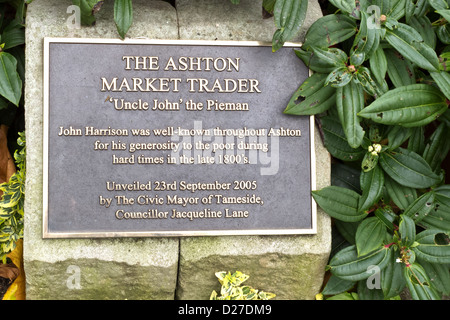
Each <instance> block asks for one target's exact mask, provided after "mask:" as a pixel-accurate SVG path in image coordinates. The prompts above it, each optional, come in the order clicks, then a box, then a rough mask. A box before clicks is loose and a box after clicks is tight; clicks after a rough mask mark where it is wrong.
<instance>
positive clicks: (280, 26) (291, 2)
mask: <svg viewBox="0 0 450 320" xmlns="http://www.w3.org/2000/svg"><path fill="white" fill-rule="evenodd" d="M307 10H308V1H307V0H277V2H276V3H275V6H274V10H273V14H274V20H275V26H276V27H277V30H276V31H275V33H274V36H273V39H272V51H274V52H275V51H277V50H278V49H280V48H281V47H282V46H283V44H284V43H285V42H286V41H288V40H290V39H292V38H293V37H294V36H295V35H296V34H297V33H298V32H299V30H300V28H301V27H302V25H303V22H304V21H305V17H306V11H307Z"/></svg>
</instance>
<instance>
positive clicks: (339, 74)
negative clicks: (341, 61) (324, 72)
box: [326, 67, 353, 88]
mask: <svg viewBox="0 0 450 320" xmlns="http://www.w3.org/2000/svg"><path fill="white" fill-rule="evenodd" d="M352 78H353V75H352V73H351V72H350V71H349V70H348V69H347V67H339V68H336V69H334V70H333V71H331V73H330V74H329V75H328V77H327V80H326V84H327V85H330V86H332V87H335V88H340V87H344V86H346V85H347V84H348V83H349V82H350V81H351V80H352Z"/></svg>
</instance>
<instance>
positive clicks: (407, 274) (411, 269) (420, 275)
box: [403, 263, 440, 300]
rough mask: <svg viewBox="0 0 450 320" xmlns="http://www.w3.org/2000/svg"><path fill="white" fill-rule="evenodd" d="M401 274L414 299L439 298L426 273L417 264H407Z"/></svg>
mask: <svg viewBox="0 0 450 320" xmlns="http://www.w3.org/2000/svg"><path fill="white" fill-rule="evenodd" d="M403 276H404V278H405V280H406V285H407V287H408V289H409V292H410V294H411V297H412V298H413V299H414V300H440V296H439V294H438V292H437V291H436V289H435V288H434V287H433V286H432V284H431V281H430V279H429V277H428V275H427V274H426V272H425V270H424V269H423V268H422V266H420V265H419V264H417V263H413V264H411V265H409V266H407V267H406V268H405V269H404V270H403Z"/></svg>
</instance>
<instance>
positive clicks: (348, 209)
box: [312, 186, 367, 222]
mask: <svg viewBox="0 0 450 320" xmlns="http://www.w3.org/2000/svg"><path fill="white" fill-rule="evenodd" d="M312 195H313V197H314V200H315V201H316V202H317V204H318V205H319V206H320V207H321V208H322V209H323V210H324V211H325V212H326V213H327V214H329V215H330V216H332V217H333V218H336V219H339V220H342V221H347V222H355V221H359V220H362V219H363V218H364V217H366V216H367V214H366V213H365V212H360V211H359V210H358V201H359V198H360V195H359V194H358V193H356V192H355V191H352V190H350V189H346V188H341V187H336V186H328V187H325V188H323V189H321V190H319V191H312Z"/></svg>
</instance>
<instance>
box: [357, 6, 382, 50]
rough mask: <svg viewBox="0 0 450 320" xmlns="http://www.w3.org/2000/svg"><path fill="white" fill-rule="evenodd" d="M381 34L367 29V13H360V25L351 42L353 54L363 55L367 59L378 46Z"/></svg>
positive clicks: (377, 30) (375, 30)
mask: <svg viewBox="0 0 450 320" xmlns="http://www.w3.org/2000/svg"><path fill="white" fill-rule="evenodd" d="M380 38H381V33H380V30H379V29H378V28H369V26H368V23H367V13H366V12H364V11H361V23H360V28H359V30H358V33H357V34H356V36H355V40H354V42H353V48H352V52H353V53H363V54H364V55H365V56H366V57H367V58H369V57H370V56H371V55H372V54H373V53H374V52H375V50H377V49H378V46H379V44H380Z"/></svg>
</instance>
